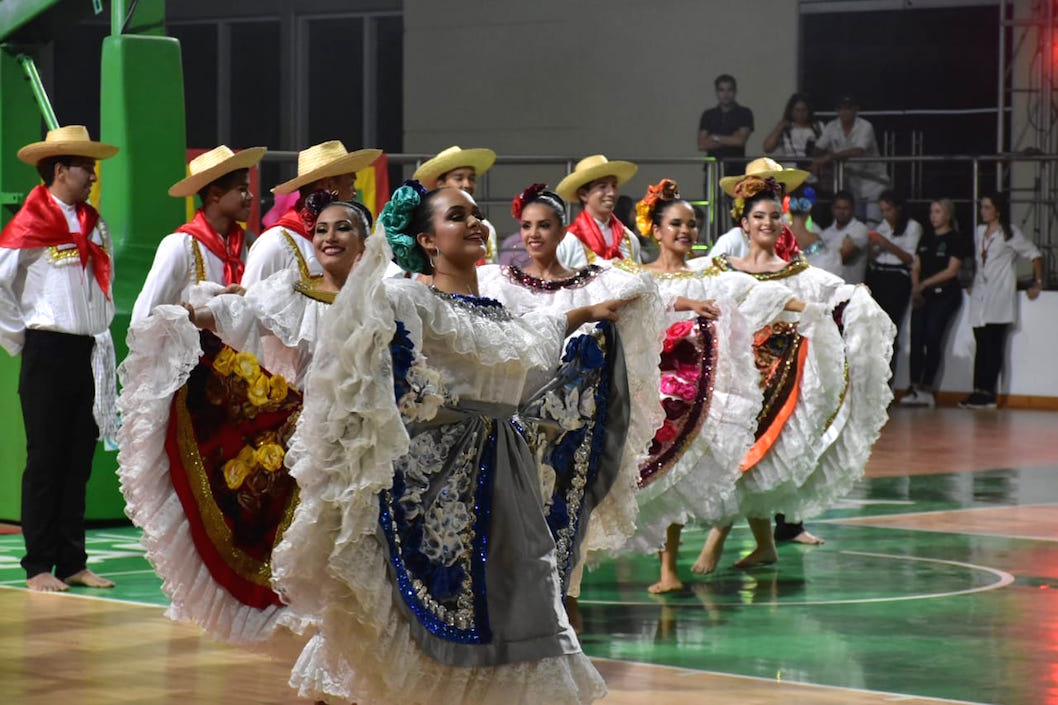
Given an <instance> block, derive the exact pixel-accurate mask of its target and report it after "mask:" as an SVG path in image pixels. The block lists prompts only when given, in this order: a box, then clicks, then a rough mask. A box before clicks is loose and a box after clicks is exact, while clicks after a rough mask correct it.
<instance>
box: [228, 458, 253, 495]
mask: <svg viewBox="0 0 1058 705" xmlns="http://www.w3.org/2000/svg"><path fill="white" fill-rule="evenodd" d="M251 452H252V451H251ZM252 472H253V467H252V466H250V465H247V464H246V463H244V462H243V461H242V460H240V459H239V458H232V459H231V460H229V461H228V462H226V463H224V482H225V483H226V484H227V485H228V489H231V490H237V489H239V488H240V487H242V483H243V482H245V481H246V478H247V477H249V476H250V473H252Z"/></svg>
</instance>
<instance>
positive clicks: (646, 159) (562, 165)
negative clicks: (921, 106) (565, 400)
mask: <svg viewBox="0 0 1058 705" xmlns="http://www.w3.org/2000/svg"><path fill="white" fill-rule="evenodd" d="M386 156H387V158H388V159H389V163H390V164H391V165H395V166H399V167H402V169H403V171H404V174H405V176H410V174H411V172H412V171H413V170H414V167H417V166H418V165H420V164H422V162H424V161H426V160H427V159H430V158H431V157H433V156H434V155H433V154H416V153H394V154H387V155H386ZM613 158H614V159H623V160H627V161H631V162H634V163H636V164H638V165H639V166H640V171H641V173H642V171H643V170H644V168H651V167H669V168H671V167H688V166H696V167H699V168H702V169H703V172H702V173H703V189H704V198H702V199H701V200H692V201H691V202H692V203H693V204H695V205H698V206H700V207H702V208H703V210H704V211H705V214H706V218H705V225H704V227H703V228H702V233H701V238H702V242H703V243H704V244H708V243H711V242H714V241H715V240H716V238H717V237H719V235H720V234H722V232H723V231H725V230H727V229H728V228H729V227H730V226H731V219H730V216H729V215H728V214H727V208H726V204H725V199H722V198H721V196H720V188H719V183H720V179H721V178H723V177H724V176H725V174H726V171H727V168H728V166H729V165H730V164H732V163H736V164H738V165H739V171H741V167H742V165H745V164H746V163H747V162H748V161H750V160H752V159H754V158H755V157H754V156H753V155H750V156H746V157H741V158H738V159H725V160H716V159H713V158H712V157H650V156H625V155H615V156H614V157H613ZM579 159H580V157H571V156H568V155H534V156H508V155H499V156H497V158H496V164H495V166H494V167H493V169H492V170H490V171H489V172H486V173H485V174H482V175H481V176H480V177H479V178H478V183H477V189H476V193H475V198H476V199H477V201H478V203H479V204H480V205H481V206H482V208H483V209H484V210H485V211H486V213H488V212H489V210H490V209H491V208H500V209H502V211H501V212H506V209H507V207H508V206H509V205H510V202H511V199H512V198H513V197H514V196H515V195H516V194H517V191H516V190H514V189H511V190H510V191H509V192H508V191H507V190H504V191H503V192H500V190H499V189H494V188H493V185H494V183H495V181H497V180H498V179H497V178H496V177H495V174H496V173H498V172H499V171H502V169H503V168H504V167H527V166H528V167H541V168H542V169H541V171H544V170H545V169H546V170H547V171H549V172H550V173H554V172H555V171H558V170H561V173H563V174H569V173H571V172H572V171H573V169H574V167H575V165H576V163H577V161H579ZM265 161H268V162H278V163H285V164H296V162H297V152H292V151H269V152H268V153H267V154H266V155H265ZM780 161H784V162H789V161H790V160H789V159H783V158H780ZM798 161H807V160H798ZM832 163H833V165H834V170H833V174H832V177H831V180H830V183H829V186H830V187H831V191H830V193H833V192H836V191H838V190H840V189H842V188H843V187H844V186H845V184H846V181H847V179H846V174H845V170H846V168H847V167H848V166H849V165H853V164H857V163H882V164H885V165H886V168H887V169H888V171H889V174H890V183H893V179H892V176H893V172H894V171H895V169H896V167H898V166H900V165H909V166H910V167H911V168H912V169H913V170H914V173H915V175H916V177H915V179H914V182H915V186H916V190H920V189H921V188H922V185H923V183H924V173H925V172H928V171H929V169H930V168H931V167H936V166H949V167H950V166H957V167H961V169H964V170H965V174H964V176H965V178H966V180H968V181H969V188H967V189H963V190H962V191H959V190H958V189H954V190H949V191H947V192H944V193H930V194H923V193H921V192H917V193H909V194H905V195H906V196H907V198H908V202H909V203H912V204H915V203H919V204H921V203H928V202H929V201H931V200H933V199H935V198H950V199H951V200H952V201H953V202H955V203H956V204H957V205H962V206H966V205H968V204H969V205H971V206H973V207H972V208H971V210H972V211H973V217H972V223H973V228H972V229H971V230H970V231H969V232H972V231H973V229H976V227H977V224H978V223H977V208H976V204H977V203H978V201H979V200H980V197H981V194H982V192H984V191H986V190H987V189H986V188H983V187H982V179H983V178H985V175H984V172H985V171H986V167H989V166H992V167H994V169H995V171H996V174H995V175H994V176H993V175H992V174H988V175H987V176H988V177H990V178H989V181H991V182H992V183H1006V182H1007V181H1008V179H1009V174H1010V171H1009V170H1010V168H1011V167H1012V166H1014V165H1016V164H1021V163H1025V164H1031V165H1034V166H1035V170H1036V174H1035V175H1034V177H1033V180H1034V187H1033V188H1015V189H1009V188H1008V189H1006V190H1007V192H1008V193H1009V196H1010V203H1011V206H1012V209H1015V208H1016V207H1021V210H1022V217H1021V218H1020V219H1016V220H1015V224H1017V225H1019V227H1021V228H1022V230H1023V232H1025V234H1026V236H1028V237H1030V239H1032V240H1034V241H1035V242H1036V244H1037V246H1039V247H1040V248H1041V250H1043V251H1044V257H1045V271H1046V272H1047V274H1048V277H1047V279H1048V285H1049V287H1054V286H1058V266H1056V261H1055V260H1056V255H1058V242H1055V241H1056V240H1058V227H1054V226H1053V225H1052V221H1054V220H1055V219H1056V218H1058V193H1055V192H1054V190H1053V189H1055V188H1058V155H1020V154H976V155H975V154H955V155H916V156H878V157H850V158H848V159H842V160H837V161H834V162H832ZM1004 170H1006V174H1005V175H1004ZM650 171H651V172H657V173H658V175H659V178H660V176H662V175H664V173H665V171H664V170H661V169H653V168H651V169H650ZM992 178H994V181H993V180H992ZM527 183H528V182H527ZM899 185H900V184H899V183H897V186H899ZM518 188H521V186H518ZM685 188H686V187H685ZM687 190H688V191H690V189H687ZM821 190H822V189H821ZM898 190H899V189H898ZM821 195H825V194H821ZM634 197H635V196H633V198H634ZM821 200H823V201H824V202H825V201H826V199H825V198H823V199H821ZM572 205H573V204H570V207H572ZM1026 206H1028V208H1025V207H1026ZM570 215H572V213H570ZM1030 220H1031V221H1032V222H1031V225H1030V222H1029V221H1030Z"/></svg>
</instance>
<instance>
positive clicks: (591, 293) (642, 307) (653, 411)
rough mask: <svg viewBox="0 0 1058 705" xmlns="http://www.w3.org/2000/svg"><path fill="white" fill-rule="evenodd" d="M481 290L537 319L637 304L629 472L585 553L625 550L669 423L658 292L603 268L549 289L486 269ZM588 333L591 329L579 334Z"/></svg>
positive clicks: (512, 272)
mask: <svg viewBox="0 0 1058 705" xmlns="http://www.w3.org/2000/svg"><path fill="white" fill-rule="evenodd" d="M478 286H479V287H480V289H481V293H482V295H484V296H489V297H492V298H494V299H497V300H498V301H500V302H501V303H503V305H504V306H506V307H507V308H508V309H510V310H511V312H513V313H515V314H518V315H521V314H524V313H528V312H530V311H553V312H556V313H565V312H567V311H570V310H572V309H575V308H579V307H581V306H590V305H593V304H597V303H601V302H603V301H608V300H611V299H634V301H633V302H632V303H630V304H628V305H627V306H625V307H624V308H623V309H622V310H621V311H620V314H619V315H620V319H619V320H618V322H617V325H616V328H617V332H618V335H619V337H620V341H621V345H622V347H623V349H624V363H625V371H626V373H627V379H628V397H629V403H630V414H629V417H630V419H629V425H628V430H627V435H626V436H625V439H624V450H623V453H622V455H621V469H620V471H619V473H618V478H617V480H616V481H615V482H614V484H613V486H612V487H611V488H610V491H609V493H608V494H607V496H606V498H605V499H604V500H603V502H602V503H601V504H600V505H599V506H597V507H596V508H595V510H594V512H593V513H592V515H591V521H590V525H589V529H588V533H587V536H586V537H585V540H584V546H583V549H582V551H583V554H584V555H587V554H588V553H590V552H592V551H615V550H618V549H620V548H622V547H623V546H624V544H625V542H626V541H627V540H628V539H629V538H631V537H632V535H633V534H634V533H635V520H636V512H637V501H636V483H637V480H638V476H639V463H640V462H641V461H642V460H643V458H644V456H645V455H646V452H647V449H648V447H649V445H650V440H651V438H653V436H654V431H655V430H656V429H657V428H658V427H659V426H660V425H661V422H662V420H663V417H662V411H661V405H660V403H659V399H658V363H659V361H660V357H659V354H660V351H661V340H660V338H659V335H660V333H661V330H660V329H659V328H658V327H657V326H656V325H655V324H653V322H654V321H657V320H658V319H660V318H661V317H663V316H664V308H663V307H662V304H661V300H660V298H659V297H658V293H657V289H656V287H654V286H653V284H652V283H651V282H649V281H645V280H643V279H641V278H640V277H637V276H635V275H632V274H629V273H627V272H622V271H620V270H617V269H613V268H610V267H602V266H598V265H589V266H587V267H584V268H583V269H581V270H580V271H578V272H577V273H576V274H575V275H574V276H573V277H571V278H569V279H566V280H561V281H543V280H541V279H538V278H536V277H532V276H530V275H528V274H526V273H525V272H523V271H522V270H521V269H519V268H517V267H514V266H506V265H503V266H500V265H486V266H483V267H479V268H478ZM588 328H589V326H584V327H582V329H581V330H580V331H577V333H576V334H582V333H584V332H585V330H586V329H588ZM574 596H575V595H574Z"/></svg>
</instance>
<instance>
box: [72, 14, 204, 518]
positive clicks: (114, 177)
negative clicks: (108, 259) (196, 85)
mask: <svg viewBox="0 0 1058 705" xmlns="http://www.w3.org/2000/svg"><path fill="white" fill-rule="evenodd" d="M113 7H114V9H113V10H112V11H114V12H117V11H118V10H119V9H120V10H123V12H122V15H121V24H122V25H123V26H125V20H126V14H125V13H127V9H126V7H125V3H117V2H116V3H114V6H113ZM162 11H164V3H163V2H161V0H154V1H153V2H151V1H146V0H140V2H139V3H138V5H137V6H136V12H135V14H134V16H133V17H131V18H127V19H128V20H129V22H128V25H127V26H128V27H129V28H132V27H134V26H140V27H150V28H151V30H152V31H154V30H158V31H160V29H159V28H160V27H161V20H162V19H163V14H159V13H161V12H162ZM115 21H116V20H115ZM101 79H102V80H101V91H102V95H101V97H100V112H101V114H100V118H101V120H100V124H101V125H102V128H101V129H102V134H101V135H100V139H102V141H104V142H107V143H108V144H114V145H117V146H118V147H120V148H121V151H119V152H118V153H117V155H116V156H114V157H113V158H111V159H107V160H105V161H104V162H102V163H101V171H102V178H101V187H100V212H101V213H102V215H103V217H104V218H105V219H106V221H107V224H108V225H109V226H110V231H111V234H112V235H113V238H114V249H115V262H114V269H115V279H114V303H115V305H116V308H117V313H116V316H115V318H114V324H113V325H112V326H111V333H112V334H113V336H114V345H115V347H116V349H117V354H118V361H119V362H120V361H121V360H122V359H123V358H124V357H125V355H126V354H127V351H128V348H127V346H126V344H125V336H126V334H127V331H128V324H129V317H130V315H131V313H132V305H133V303H135V300H136V295H137V294H139V291H140V288H141V287H142V285H143V280H144V278H145V277H146V275H147V271H148V270H149V269H150V266H151V262H152V261H153V260H154V251H155V249H156V248H157V246H158V242H159V241H160V240H161V239H162V237H164V236H165V235H167V234H168V233H171V232H173V230H175V229H176V228H177V227H178V226H179V225H181V224H182V223H183V222H184V202H183V200H182V199H176V198H171V197H170V196H169V195H168V193H167V191H168V189H169V187H170V186H172V185H173V184H174V183H176V182H177V181H179V180H180V179H182V178H183V177H184V174H185V154H186V151H187V148H186V130H185V122H184V80H183V69H182V66H181V62H180V44H179V42H178V41H177V40H176V39H173V38H170V37H164V36H144V35H139V34H121V35H116V36H110V37H107V38H106V39H105V40H103V60H102V75H101ZM116 465H117V462H116V457H115V454H114V453H111V452H107V451H104V450H102V449H101V448H99V449H97V451H96V459H95V464H94V466H93V472H92V479H91V481H90V482H89V485H88V517H89V518H93V519H109V518H120V517H122V516H124V502H123V500H122V498H121V494H120V491H119V488H118V482H117V476H116V474H115V472H114V470H115V468H116Z"/></svg>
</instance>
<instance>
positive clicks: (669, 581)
mask: <svg viewBox="0 0 1058 705" xmlns="http://www.w3.org/2000/svg"><path fill="white" fill-rule="evenodd" d="M682 589H683V581H682V580H680V579H679V578H678V577H676V576H675V575H666V574H662V576H661V580H659V581H657V582H656V583H654V584H653V585H651V586H650V587H648V588H647V592H649V593H650V594H651V595H661V594H662V593H666V592H676V591H677V590H682Z"/></svg>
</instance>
